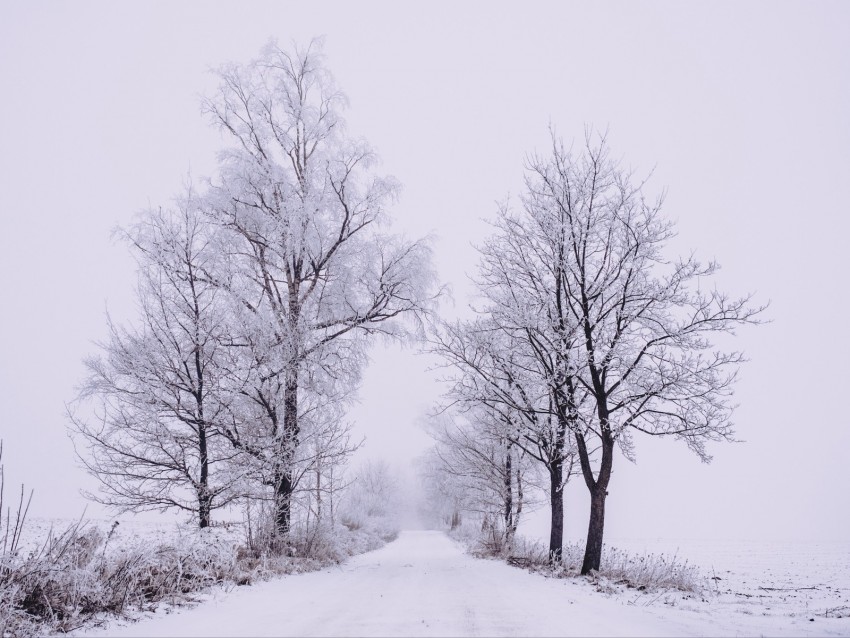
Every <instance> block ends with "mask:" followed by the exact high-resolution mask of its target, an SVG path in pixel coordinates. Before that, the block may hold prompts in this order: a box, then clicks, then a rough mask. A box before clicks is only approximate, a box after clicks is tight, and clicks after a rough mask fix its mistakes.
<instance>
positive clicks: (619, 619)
mask: <svg viewBox="0 0 850 638" xmlns="http://www.w3.org/2000/svg"><path fill="white" fill-rule="evenodd" d="M152 529H153V526H151V528H150V530H149V531H150V533H153V531H152ZM616 546H618V547H620V548H622V549H626V550H628V551H633V552H636V553H642V552H655V553H657V552H663V553H665V554H667V555H670V554H672V553H674V552H676V550H677V548H676V547H672V546H671V545H670V542H669V541H666V542H665V541H626V540H623V539H617V540H616ZM678 556H679V557H680V558H687V559H689V561H690V562H693V563H695V564H698V565H700V566H701V567H703V569H704V570H705V572H706V574H707V577H708V585H707V590H706V592H705V593H704V594H703V595H701V596H700V595H696V596H694V595H690V594H682V593H676V592H638V591H635V590H633V589H625V588H624V587H622V586H617V585H616V583H597V584H594V583H591V582H588V581H586V580H584V579H552V578H545V577H543V576H541V575H539V574H532V573H528V572H526V571H525V570H522V569H518V568H514V567H509V566H508V565H506V564H504V563H503V562H500V561H496V560H481V559H475V558H472V557H471V556H469V555H467V554H465V553H464V552H463V550H462V549H461V547H460V546H459V545H458V544H457V543H455V542H454V541H452V540H450V539H449V538H448V537H447V536H445V535H444V534H443V533H441V532H432V531H429V532H425V531H407V532H403V533H402V534H401V536H400V537H399V539H398V540H397V541H395V542H393V543H390V544H389V545H387V546H386V547H384V548H382V549H380V550H377V551H374V552H370V553H367V554H363V555H360V556H357V557H354V558H352V559H350V560H349V561H347V562H346V563H344V564H342V565H340V566H337V567H333V568H329V569H325V570H323V571H321V572H315V573H309V574H300V575H296V576H287V577H283V578H280V579H278V580H274V581H270V582H264V583H259V584H256V585H253V586H251V587H239V588H232V589H231V590H229V591H225V590H216V591H213V592H210V593H209V594H207V595H205V596H203V597H202V599H203V600H202V602H201V603H200V604H198V605H197V606H194V607H190V608H177V609H166V608H161V609H160V610H159V611H158V612H157V613H155V614H153V615H151V614H147V615H144V616H142V617H140V618H139V620H138V622H128V621H115V620H113V621H110V623H109V624H108V625H106V626H104V627H102V628H100V629H97V630H92V631H89V632H87V633H85V634H79V635H87V636H103V635H110V636H239V635H242V636H271V635H304V636H310V635H315V636H321V635H328V636H334V635H340V636H349V635H362V636H452V635H458V636H460V635H463V636H475V635H493V636H498V635H540V636H557V635H607V636H615V635H622V636H631V635H638V636H646V635H651V636H674V635H712V636H713V635H725V636H761V635H780V636H799V635H811V636H823V635H828V636H850V601H848V598H850V547H848V546H847V545H846V544H839V543H818V544H813V545H808V546H807V545H804V544H799V543H793V544H792V543H761V544H757V543H741V542H735V543H732V542H714V541H712V542H703V541H689V542H681V543H678ZM713 576H716V577H718V578H719V580H714V579H713V578H712V577H713Z"/></svg>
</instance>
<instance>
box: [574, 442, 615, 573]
mask: <svg viewBox="0 0 850 638" xmlns="http://www.w3.org/2000/svg"><path fill="white" fill-rule="evenodd" d="M603 432H604V430H603ZM579 439H580V440H579ZM577 441H579V446H578V447H579V458H580V460H581V465H582V472H583V473H584V474H585V482H586V483H587V488H588V490H589V491H590V520H589V521H588V524H587V544H586V545H585V549H584V562H583V563H582V566H581V573H582V575H586V574H589V573H590V572H591V571H599V566H600V564H601V563H602V539H603V534H604V531H605V499H606V498H607V497H608V484H609V482H610V481H611V468H612V465H613V461H614V441H613V440H612V439H611V438H610V436H606V437H605V438H603V441H602V461H601V463H600V467H599V476H598V477H597V478H596V480H594V479H593V473H592V471H591V470H590V460H589V458H588V456H587V448H586V447H585V445H584V439H583V437H577Z"/></svg>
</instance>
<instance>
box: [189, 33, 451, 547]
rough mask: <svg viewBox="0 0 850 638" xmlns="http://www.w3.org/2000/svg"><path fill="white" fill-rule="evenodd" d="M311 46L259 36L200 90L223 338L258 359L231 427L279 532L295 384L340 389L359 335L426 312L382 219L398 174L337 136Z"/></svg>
mask: <svg viewBox="0 0 850 638" xmlns="http://www.w3.org/2000/svg"><path fill="white" fill-rule="evenodd" d="M320 48H321V47H320V43H319V42H317V41H313V42H311V43H310V44H309V45H308V46H306V47H303V48H296V49H295V50H294V51H285V50H283V49H281V48H280V47H278V46H277V45H276V44H274V43H271V44H269V45H268V46H266V47H265V48H264V49H263V50H262V52H261V55H260V57H258V58H257V59H256V60H254V61H252V62H251V63H250V64H247V65H244V66H243V65H236V64H232V65H228V66H225V67H223V68H222V69H220V71H219V73H218V75H219V78H220V80H221V84H220V87H219V90H218V92H217V94H215V95H214V96H213V97H211V98H209V99H208V100H206V101H205V110H206V113H207V114H208V115H209V117H210V118H211V120H212V122H213V123H214V125H215V126H217V127H218V128H219V129H220V131H221V132H222V133H223V135H224V136H225V138H226V139H227V140H228V141H229V142H230V146H229V147H228V148H227V149H226V150H225V151H223V152H222V153H221V155H220V171H219V176H218V178H217V179H216V180H214V182H213V183H212V184H211V188H210V192H209V198H208V203H207V214H208V216H209V218H210V219H211V220H212V221H214V223H215V224H217V225H218V227H219V228H221V229H222V230H223V231H224V232H226V233H228V234H229V236H230V244H229V246H230V248H229V253H228V255H227V258H228V264H229V267H230V277H229V278H228V281H227V284H226V289H227V292H228V294H229V295H230V296H231V298H232V300H233V302H234V303H235V304H236V305H237V306H238V307H239V308H240V316H241V317H242V319H241V320H240V325H241V328H242V330H241V334H239V335H233V336H234V344H235V347H239V346H240V345H242V346H244V347H246V348H248V349H251V348H253V349H255V350H256V351H257V352H258V353H259V354H258V357H259V359H260V360H261V364H260V365H259V366H258V368H257V369H256V370H254V372H253V373H252V374H253V375H254V377H253V378H252V379H247V383H248V384H249V385H250V386H251V388H253V389H251V390H249V392H254V394H255V395H257V396H256V401H257V404H258V406H259V408H258V409H261V411H264V412H265V415H264V416H263V418H262V419H261V420H260V421H257V424H258V429H257V431H256V432H254V433H253V434H251V435H248V434H247V428H250V427H251V424H250V423H248V422H243V424H242V427H243V434H244V435H245V436H247V437H248V438H250V437H251V436H253V437H254V438H255V439H257V440H259V439H260V438H262V439H264V442H263V445H264V446H265V448H266V450H268V451H269V453H270V454H269V455H268V457H267V466H266V468H265V470H264V471H266V472H267V474H268V475H270V476H271V477H272V481H273V483H274V485H273V487H272V489H273V493H274V499H275V504H276V505H275V510H276V525H277V530H278V533H279V534H281V535H284V534H286V533H287V532H288V530H289V527H290V517H291V499H292V494H293V491H294V490H295V489H296V487H297V475H296V474H295V473H294V467H295V461H296V458H297V456H298V454H299V452H298V450H299V447H300V446H301V444H302V443H303V435H304V424H305V421H304V418H303V410H302V409H301V406H302V403H303V402H304V401H305V400H306V396H307V395H308V394H311V395H313V396H314V397H320V398H319V399H317V401H318V403H322V402H324V401H325V399H323V398H322V397H327V396H329V395H335V396H337V397H346V396H350V395H349V394H348V390H349V389H350V388H352V387H354V386H355V385H356V383H357V380H358V376H359V372H360V368H361V366H362V362H363V361H364V349H365V347H366V339H365V338H366V337H368V336H370V335H375V334H383V335H387V336H390V337H401V336H405V335H407V334H409V332H410V330H411V325H413V324H410V323H403V322H402V321H400V320H401V319H403V318H408V319H414V318H417V317H419V316H420V315H421V313H423V312H427V311H428V310H429V308H430V307H431V303H432V300H433V299H434V297H435V292H434V290H433V283H434V275H433V273H432V270H431V267H430V264H429V261H430V249H429V247H428V244H427V243H426V242H425V241H412V242H411V241H407V240H405V239H403V238H401V237H399V236H397V235H393V234H390V233H389V232H388V229H387V225H388V219H387V207H388V206H389V205H390V204H391V203H392V202H393V201H394V200H395V198H396V194H397V191H398V186H397V184H396V182H395V181H393V180H392V179H390V178H386V177H381V176H378V175H376V174H375V173H374V171H373V169H374V166H375V164H376V162H377V156H376V155H375V153H374V151H373V150H372V149H371V148H370V147H369V145H368V144H367V143H366V142H365V141H363V140H360V139H355V138H352V137H350V136H348V135H346V133H345V126H344V121H343V118H342V115H341V114H342V110H343V108H344V106H345V103H346V102H345V98H344V96H343V95H342V94H341V93H340V92H339V91H338V90H337V89H336V87H335V85H334V83H333V80H332V78H331V76H330V74H329V72H328V71H327V69H326V68H325V66H324V60H323V58H322V56H321V53H320ZM261 386H262V388H263V389H262V391H261V392H258V389H259V388H260V387H261ZM329 389H330V390H329ZM260 394H262V397H261V396H259V395H260Z"/></svg>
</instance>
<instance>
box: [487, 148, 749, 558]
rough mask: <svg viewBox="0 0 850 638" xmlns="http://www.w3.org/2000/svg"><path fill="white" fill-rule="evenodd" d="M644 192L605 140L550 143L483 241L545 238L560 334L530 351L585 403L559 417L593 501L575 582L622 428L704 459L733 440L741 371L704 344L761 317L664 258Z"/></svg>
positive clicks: (733, 355) (596, 543)
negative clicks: (552, 364) (558, 371)
mask: <svg viewBox="0 0 850 638" xmlns="http://www.w3.org/2000/svg"><path fill="white" fill-rule="evenodd" d="M642 188H643V182H634V180H633V178H632V175H631V174H630V173H628V172H626V171H624V170H622V169H621V168H619V166H618V165H617V163H616V162H614V161H612V160H611V159H610V157H609V151H608V147H607V143H606V140H605V138H604V136H603V137H600V138H599V139H598V140H597V141H595V142H594V141H593V139H592V136H591V135H590V134H588V136H587V138H586V144H585V148H584V149H583V152H582V153H581V154H580V155H579V156H573V155H572V154H571V153H570V152H569V151H567V150H566V149H565V148H564V145H563V143H562V142H561V141H559V140H557V139H556V138H555V136H554V135H553V148H552V154H551V157H548V158H540V157H532V158H531V159H530V161H529V163H528V174H527V178H526V193H525V195H524V197H523V199H522V210H521V212H520V213H519V214H518V215H516V216H511V215H508V214H507V213H506V214H504V215H503V220H504V222H503V224H502V226H501V227H500V230H501V231H502V233H503V234H502V236H501V237H500V239H499V240H498V243H497V244H494V246H503V245H505V244H508V245H512V244H516V245H517V246H518V250H519V251H521V250H522V249H523V247H525V246H526V243H525V238H527V237H529V236H536V237H542V236H546V237H549V238H553V239H554V242H550V244H551V245H552V247H553V248H554V250H551V251H550V252H549V254H550V261H548V262H545V263H544V264H543V265H544V266H545V268H546V269H547V270H548V272H549V273H551V274H552V275H554V277H553V278H552V279H550V284H549V285H550V286H554V287H551V288H549V294H550V295H552V296H553V297H554V298H555V299H556V301H557V306H558V308H560V309H561V310H560V312H559V314H558V321H560V320H561V319H562V320H563V328H561V326H560V325H553V326H552V328H554V329H552V330H550V334H551V335H552V338H550V339H549V340H548V341H541V342H540V345H539V347H540V349H541V351H544V352H546V353H547V355H551V354H552V353H554V354H555V355H556V358H555V361H556V363H557V356H560V355H558V353H559V352H564V353H565V356H566V359H565V361H564V365H565V369H566V370H567V371H568V374H566V375H565V380H567V384H566V387H567V390H568V393H567V402H566V404H567V406H570V401H569V393H570V392H572V393H573V396H574V397H575V396H577V394H576V393H578V392H581V393H584V394H586V396H587V397H589V399H590V400H589V401H587V402H584V403H582V401H581V400H579V401H573V402H572V405H571V407H569V409H573V410H575V414H576V417H577V418H575V419H574V420H573V421H572V424H573V433H574V436H575V441H576V446H577V450H578V456H579V460H580V464H581V469H582V474H583V476H584V480H585V483H586V485H587V488H588V490H589V492H590V497H591V509H590V520H589V525H588V536H587V547H586V551H585V557H584V562H583V565H582V573H585V574H586V573H588V572H589V571H591V570H598V569H599V564H600V560H601V555H602V540H603V531H604V520H605V499H606V497H607V495H608V488H609V484H610V479H611V470H612V464H613V454H614V446H615V445H619V447H620V449H621V450H622V452H623V453H624V454H625V455H626V456H627V457H628V458H633V445H632V433H633V432H643V433H645V434H649V435H652V436H673V437H676V438H678V439H681V440H683V441H685V443H686V444H687V445H688V447H689V448H691V449H692V450H693V451H694V452H696V453H697V454H698V455H699V457H700V458H701V459H702V460H703V461H708V460H710V456H709V455H708V453H707V452H706V448H705V444H706V442H708V441H718V440H729V439H730V438H731V435H732V425H731V421H730V417H731V413H732V408H733V406H732V404H731V402H730V397H731V395H732V386H733V382H734V380H735V377H736V374H737V370H738V366H739V364H740V363H741V362H742V361H743V355H742V354H741V353H740V352H735V351H733V352H724V351H721V350H718V349H715V346H714V343H713V341H712V338H711V337H712V336H713V335H714V334H717V333H732V332H733V330H734V328H735V327H736V326H739V325H741V324H746V323H755V322H756V321H757V319H756V316H757V315H758V313H759V312H761V310H763V307H755V306H752V305H751V297H750V296H744V297H741V298H737V299H733V298H730V297H729V296H727V295H726V294H724V293H722V292H719V291H718V290H717V289H716V288H711V287H709V286H707V285H706V283H705V282H706V280H707V278H708V277H710V276H711V275H712V274H714V272H715V271H716V270H717V267H718V266H717V264H716V263H714V262H709V263H707V264H702V263H700V262H699V261H697V260H696V259H695V258H694V257H689V258H687V259H683V260H678V261H674V262H668V261H665V260H664V257H663V255H662V248H663V246H664V244H665V242H666V241H667V240H668V239H669V238H670V237H671V236H672V224H671V223H670V222H668V221H666V220H664V219H663V217H662V216H661V212H660V211H661V204H662V200H661V199H659V200H657V201H655V202H651V203H650V202H648V201H647V200H646V198H645V197H644V195H643V192H642ZM488 258H489V259H490V260H491V261H493V260H495V259H498V256H497V255H495V253H494V252H493V251H490V252H489V253H488ZM509 271H510V269H506V272H509ZM570 386H572V387H570ZM594 450H598V452H599V454H598V458H597V459H596V461H594V458H593V455H592V453H593V451H594ZM594 466H595V467H594Z"/></svg>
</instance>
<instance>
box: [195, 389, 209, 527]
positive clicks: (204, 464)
mask: <svg viewBox="0 0 850 638" xmlns="http://www.w3.org/2000/svg"><path fill="white" fill-rule="evenodd" d="M198 416H199V419H198V420H199V422H200V425H199V426H198V453H199V456H200V464H201V476H200V480H199V485H198V525H199V527H200V528H201V529H204V528H205V527H209V525H210V511H211V510H212V495H211V494H210V490H209V474H210V463H209V453H208V451H207V426H206V423H204V412H203V405H202V404H201V403H200V399H198Z"/></svg>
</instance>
